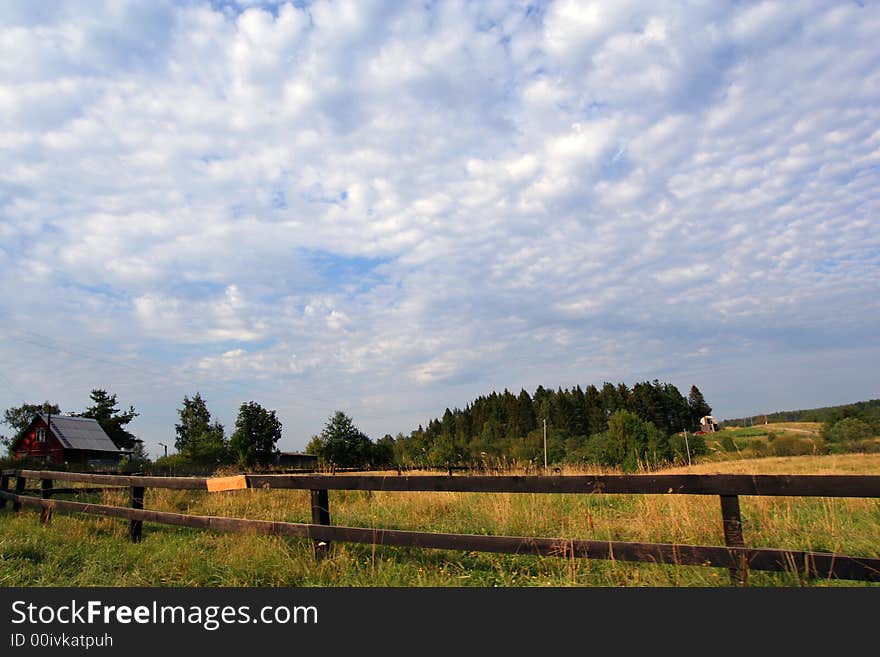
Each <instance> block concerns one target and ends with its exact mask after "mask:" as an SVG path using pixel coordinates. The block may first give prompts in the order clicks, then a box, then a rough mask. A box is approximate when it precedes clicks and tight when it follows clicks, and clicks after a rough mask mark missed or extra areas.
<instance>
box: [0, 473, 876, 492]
mask: <svg viewBox="0 0 880 657" xmlns="http://www.w3.org/2000/svg"><path fill="white" fill-rule="evenodd" d="M4 472H7V473H9V474H11V475H12V476H18V475H19V474H20V475H21V476H25V477H28V478H32V479H55V480H56V481H79V482H89V483H98V484H106V485H118V486H143V487H146V488H172V489H190V490H207V484H206V478H205V477H148V476H131V475H98V474H87V473H79V472H51V471H41V470H7V471H4ZM247 481H248V485H249V487H252V488H261V487H270V488H295V489H305V490H319V489H328V490H384V491H450V492H474V493H615V494H620V493H625V494H676V495H767V496H796V497H880V475H727V474H705V475H694V474H688V475H653V474H647V475H595V476H568V475H565V476H562V475H557V476H453V477H450V476H448V475H442V476H437V475H426V476H418V475H414V476H408V475H404V476H398V475H396V474H395V475H388V476H381V475H290V474H283V475H278V474H276V475H262V474H254V475H247Z"/></svg>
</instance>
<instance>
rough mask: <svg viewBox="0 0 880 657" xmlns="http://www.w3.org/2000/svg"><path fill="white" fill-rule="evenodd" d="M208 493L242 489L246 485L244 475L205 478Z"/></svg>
mask: <svg viewBox="0 0 880 657" xmlns="http://www.w3.org/2000/svg"><path fill="white" fill-rule="evenodd" d="M205 484H206V485H207V487H208V492H209V493H218V492H221V491H225V490H244V489H246V488H247V487H248V481H247V477H246V476H245V475H236V476H234V477H208V478H207V479H206V480H205Z"/></svg>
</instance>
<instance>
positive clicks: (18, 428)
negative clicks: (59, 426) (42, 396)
mask: <svg viewBox="0 0 880 657" xmlns="http://www.w3.org/2000/svg"><path fill="white" fill-rule="evenodd" d="M37 413H51V414H52V415H60V414H61V407H60V406H59V405H58V404H53V403H52V402H49V401H44V402H43V403H42V404H22V405H21V406H14V407H12V408H7V409H6V410H5V411H4V412H3V424H8V425H9V426H10V427H11V428H12V430H13V431H14V432H15V433H14V434H13V435H12V436H10V437H6V436H0V443H2V444H3V445H6V446H7V447H11V446H12V443H14V442H15V441H16V440H17V439H18V437H19V435H20V434H21V432H22V431H24V430H25V429H26V428H27V426H28V425H29V424H30V423H31V420H32V419H34V415H36V414H37Z"/></svg>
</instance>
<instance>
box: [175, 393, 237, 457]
mask: <svg viewBox="0 0 880 657" xmlns="http://www.w3.org/2000/svg"><path fill="white" fill-rule="evenodd" d="M177 413H178V415H179V416H180V424H175V425H174V430H175V432H176V433H177V437H176V438H175V440H174V446H175V447H176V448H177V451H178V452H180V453H181V454H183V455H184V456H185V457H186V458H187V459H188V460H190V461H192V462H194V463H205V464H207V463H218V462H220V463H223V462H225V461H227V460H229V456H230V454H229V451H230V450H229V443H228V442H227V440H226V436H225V433H224V430H223V425H222V424H220V423H219V422H211V413H210V412H209V411H208V407H207V405H206V404H205V400H204V399H202V396H201V394H199V393H196V394H195V396H194V397H193V398H192V399H190V398H189V397H187V396H184V397H183V407H182V408H179V409H177Z"/></svg>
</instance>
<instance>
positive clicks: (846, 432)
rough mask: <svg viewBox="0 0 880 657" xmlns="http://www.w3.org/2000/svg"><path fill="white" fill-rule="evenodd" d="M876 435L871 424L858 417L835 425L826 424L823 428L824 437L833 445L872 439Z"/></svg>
mask: <svg viewBox="0 0 880 657" xmlns="http://www.w3.org/2000/svg"><path fill="white" fill-rule="evenodd" d="M874 433H875V432H874V429H873V428H872V427H871V425H870V424H868V423H867V422H865V421H864V420H860V419H859V418H856V417H845V418H843V419H842V420H838V421H837V422H835V423H833V424H826V425H825V426H824V427H822V437H823V438H825V440H827V441H829V442H833V443H840V442H849V441H854V440H861V439H862V438H870V437H871V436H873V435H874Z"/></svg>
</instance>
